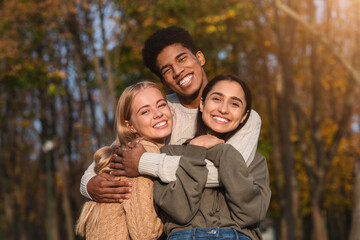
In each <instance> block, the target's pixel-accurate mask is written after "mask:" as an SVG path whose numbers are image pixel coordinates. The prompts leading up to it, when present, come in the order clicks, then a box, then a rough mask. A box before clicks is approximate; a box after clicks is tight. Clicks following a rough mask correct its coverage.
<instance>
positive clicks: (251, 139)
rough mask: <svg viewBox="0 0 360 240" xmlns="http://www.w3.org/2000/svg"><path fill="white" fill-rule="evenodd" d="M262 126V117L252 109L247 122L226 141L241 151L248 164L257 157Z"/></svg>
mask: <svg viewBox="0 0 360 240" xmlns="http://www.w3.org/2000/svg"><path fill="white" fill-rule="evenodd" d="M260 128H261V118H260V116H259V114H258V113H257V112H256V111H255V110H251V113H250V117H249V119H248V121H247V122H246V124H245V125H244V126H243V127H242V128H241V129H240V130H239V131H238V132H237V133H236V134H235V135H234V136H232V137H231V138H230V139H229V140H228V141H227V142H226V143H228V144H230V145H232V146H233V147H234V148H235V149H236V150H238V151H239V153H241V155H242V156H243V158H244V160H245V162H246V165H247V166H249V165H250V164H251V162H252V161H253V159H254V157H255V153H256V149H257V144H258V140H259V134H260Z"/></svg>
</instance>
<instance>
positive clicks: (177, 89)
mask: <svg viewBox="0 0 360 240" xmlns="http://www.w3.org/2000/svg"><path fill="white" fill-rule="evenodd" d="M143 59H144V63H145V65H146V66H147V67H148V68H149V69H150V70H151V71H152V72H153V73H155V74H156V75H157V76H158V77H159V78H160V79H161V81H162V83H163V84H164V85H166V86H167V87H169V88H170V89H171V90H173V91H174V93H173V94H170V95H168V96H167V99H168V102H169V106H170V108H171V110H172V113H173V118H174V119H173V122H174V124H173V131H172V134H171V138H170V140H169V144H182V143H183V142H184V141H186V140H187V139H190V138H193V137H194V134H195V119H196V115H197V110H198V106H199V104H200V100H201V93H202V90H203V89H204V87H205V86H206V84H207V83H208V80H207V76H206V74H205V71H204V69H203V66H204V64H205V57H204V55H203V53H202V52H201V51H200V50H199V49H198V48H197V47H196V45H195V44H194V42H193V40H192V38H191V36H190V35H189V33H188V32H187V31H186V30H184V29H182V28H179V27H168V28H164V29H161V30H159V31H157V32H155V33H154V34H153V35H152V36H151V37H150V38H148V40H147V41H146V42H145V47H144V49H143ZM260 126H261V120H260V117H259V115H258V114H257V113H256V112H255V111H252V112H251V114H250V118H249V120H248V122H247V123H246V125H245V126H244V127H243V128H242V129H241V130H240V131H239V132H238V133H236V134H235V135H234V136H233V137H232V138H231V139H230V140H229V141H228V143H230V144H231V145H233V146H234V147H235V148H236V149H237V150H238V151H239V152H240V153H241V154H242V155H243V157H244V160H245V162H246V164H247V165H248V166H249V165H250V163H251V162H252V160H253V158H254V156H255V153H256V148H257V142H258V137H259V133H260ZM132 147H133V148H132V150H129V151H120V152H119V154H120V156H119V157H118V158H115V159H113V163H112V164H111V167H112V168H114V169H118V170H114V171H113V174H114V175H120V176H121V175H126V176H137V175H139V174H140V175H149V176H153V177H159V178H160V179H161V180H162V181H164V182H170V181H173V180H175V179H176V175H175V172H176V169H177V167H178V163H179V160H180V157H177V156H166V155H165V154H152V153H145V150H144V149H143V147H142V146H141V145H140V144H133V146H132ZM207 165H208V169H209V177H208V185H207V186H218V180H217V179H218V178H217V169H216V168H215V167H214V166H213V165H212V164H211V163H210V162H207ZM93 168H94V163H93V164H92V165H90V167H89V168H88V169H87V170H86V172H85V174H84V176H83V177H82V179H81V187H80V191H81V193H82V194H83V195H84V196H85V197H88V198H91V199H93V200H95V201H98V202H121V201H123V199H127V198H129V193H130V192H131V188H130V185H129V184H128V183H126V182H121V181H119V177H115V176H113V175H109V174H102V175H98V176H96V175H95V173H94V171H93Z"/></svg>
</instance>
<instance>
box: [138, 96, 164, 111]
mask: <svg viewBox="0 0 360 240" xmlns="http://www.w3.org/2000/svg"><path fill="white" fill-rule="evenodd" d="M161 101H165V102H166V100H165V98H161V99H159V100H157V101H156V104H158V103H159V102H161ZM149 106H150V105H149V104H146V105H144V106H141V107H140V108H139V109H138V110H137V112H136V113H139V112H140V111H141V109H143V108H147V107H149Z"/></svg>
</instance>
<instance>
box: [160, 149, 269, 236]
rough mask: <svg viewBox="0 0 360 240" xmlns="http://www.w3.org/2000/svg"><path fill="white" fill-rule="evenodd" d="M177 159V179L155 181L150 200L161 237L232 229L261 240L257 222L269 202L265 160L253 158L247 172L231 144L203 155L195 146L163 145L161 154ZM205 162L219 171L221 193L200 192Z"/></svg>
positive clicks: (216, 189)
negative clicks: (157, 210) (158, 217)
mask: <svg viewBox="0 0 360 240" xmlns="http://www.w3.org/2000/svg"><path fill="white" fill-rule="evenodd" d="M161 152H164V153H166V154H168V155H172V156H182V157H181V160H180V163H179V168H178V170H177V172H176V174H177V180H176V181H174V182H171V183H169V184H165V183H162V182H160V181H155V182H154V201H155V203H156V204H157V205H158V206H159V207H160V209H161V215H162V218H163V221H164V224H165V226H164V231H165V233H166V234H168V235H169V234H171V233H172V232H176V231H180V230H184V229H191V228H205V227H221V228H233V229H235V230H237V231H239V232H241V233H243V234H245V235H247V236H249V237H250V238H251V239H261V234H260V231H259V227H258V225H259V223H260V221H261V220H262V219H264V217H265V214H266V211H267V208H268V206H269V203H270V197H271V191H270V186H269V173H268V169H267V164H266V160H265V158H264V157H263V156H262V155H261V154H258V153H257V154H256V155H255V159H254V160H253V162H252V163H251V165H250V166H249V167H247V166H246V164H245V161H244V159H243V157H242V156H241V154H240V153H239V152H238V151H237V150H236V149H235V148H234V147H232V146H231V145H228V144H219V145H216V146H215V147H213V148H211V149H209V150H207V149H205V148H203V147H199V146H194V145H190V144H189V145H186V146H184V145H181V146H179V145H168V146H165V147H163V148H162V149H161ZM205 158H206V159H209V160H211V161H213V162H214V165H215V166H216V167H218V169H219V178H220V181H221V182H222V184H223V187H220V188H205V183H206V178H207V168H206V164H205V161H204V160H205Z"/></svg>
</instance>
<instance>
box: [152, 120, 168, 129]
mask: <svg viewBox="0 0 360 240" xmlns="http://www.w3.org/2000/svg"><path fill="white" fill-rule="evenodd" d="M166 126H167V121H166V120H164V121H161V122H159V123H157V124H155V125H154V126H153V128H164V127H166Z"/></svg>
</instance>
